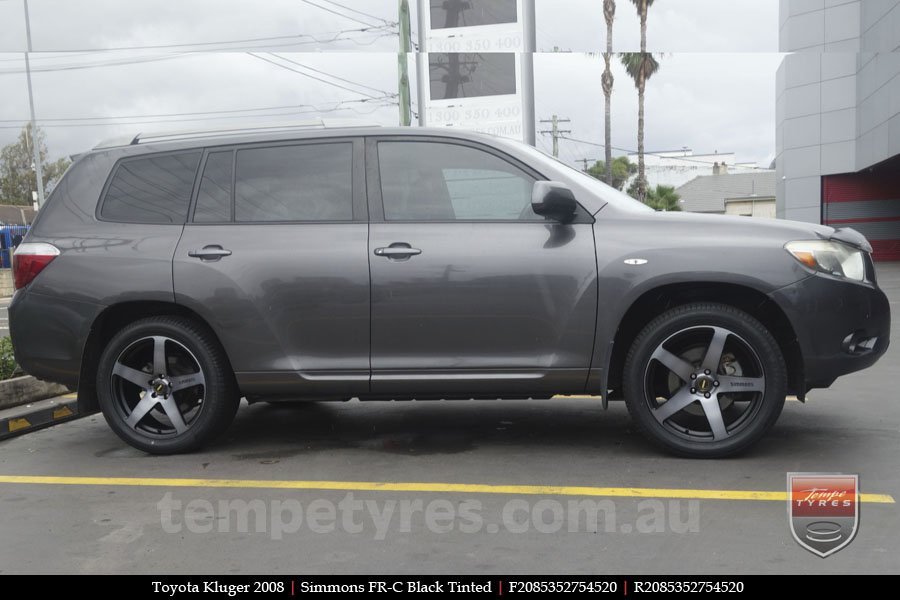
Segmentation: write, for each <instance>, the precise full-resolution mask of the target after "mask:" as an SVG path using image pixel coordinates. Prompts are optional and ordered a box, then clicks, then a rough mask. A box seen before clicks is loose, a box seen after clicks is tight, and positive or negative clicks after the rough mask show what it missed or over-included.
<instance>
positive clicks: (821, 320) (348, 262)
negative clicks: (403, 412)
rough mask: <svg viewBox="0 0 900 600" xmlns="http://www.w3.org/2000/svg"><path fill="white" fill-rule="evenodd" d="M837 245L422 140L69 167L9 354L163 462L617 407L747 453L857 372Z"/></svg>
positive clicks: (47, 213) (219, 142) (843, 238)
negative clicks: (72, 392) (512, 415)
mask: <svg viewBox="0 0 900 600" xmlns="http://www.w3.org/2000/svg"><path fill="white" fill-rule="evenodd" d="M870 253H871V248H870V246H869V244H868V243H867V242H866V240H865V239H864V238H863V237H862V236H861V235H859V234H858V233H856V232H854V231H853V230H850V229H839V230H834V229H832V228H829V227H822V226H817V225H809V224H804V223H795V222H786V221H775V220H757V219H748V218H741V217H724V216H708V215H697V214H682V213H661V212H654V211H652V210H650V209H648V208H647V207H645V206H644V205H642V204H639V203H637V202H635V201H634V200H632V199H630V198H628V197H627V196H625V195H623V194H621V193H620V192H617V191H615V190H613V189H611V188H609V187H607V186H606V185H604V184H602V183H600V182H599V181H596V180H594V179H592V178H590V177H588V176H586V175H584V174H582V173H579V172H578V171H576V170H574V169H571V168H569V167H567V166H565V165H563V164H561V163H559V162H556V161H555V160H553V159H551V158H549V157H547V156H545V155H544V154H542V153H540V152H538V151H537V150H535V149H534V148H531V147H529V146H526V145H522V144H518V143H515V142H511V141H506V140H502V139H496V138H492V137H486V136H481V135H477V134H472V133H464V132H460V131H448V130H429V129H408V128H406V129H382V128H343V129H323V128H319V129H311V130H309V129H290V128H288V129H283V130H278V129H273V130H266V131H259V130H256V131H244V132H219V133H217V134H204V135H199V134H196V135H170V136H157V137H155V138H150V137H146V136H144V137H141V136H139V137H136V138H134V139H131V140H128V141H126V142H124V143H121V144H119V145H116V144H111V145H106V146H101V147H98V148H95V149H94V150H93V151H91V152H88V153H86V154H84V155H82V156H80V157H79V158H77V160H76V161H75V163H74V164H73V166H72V167H71V169H70V170H69V171H68V173H67V174H66V175H65V177H64V178H63V180H62V181H61V183H60V184H59V185H58V186H57V188H56V189H55V190H54V192H53V194H52V195H51V197H50V199H49V200H48V202H47V204H46V206H45V207H44V208H42V209H41V211H40V214H39V216H38V218H37V221H36V222H35V224H34V227H33V228H32V230H31V231H30V232H29V234H28V235H27V236H26V238H25V240H24V242H23V243H22V244H21V245H20V246H19V247H18V250H17V251H16V255H15V269H14V272H15V281H16V287H17V289H18V291H17V292H16V293H15V296H14V298H13V300H12V304H11V306H10V308H9V312H10V329H11V334H12V337H13V342H14V345H15V352H16V358H17V360H18V361H19V363H20V364H21V365H22V367H23V368H24V369H25V370H26V371H27V372H29V373H31V374H33V375H35V376H36V377H39V378H41V379H46V380H51V381H57V382H60V383H64V384H66V385H69V386H71V387H76V386H77V388H78V395H79V406H80V409H81V410H82V411H90V410H92V409H96V407H98V406H99V408H100V410H102V411H103V414H104V416H105V417H106V420H107V421H108V422H109V425H110V426H111V427H112V428H113V430H114V431H115V432H116V433H117V434H118V435H119V436H120V437H121V438H122V439H124V440H125V441H126V442H128V443H129V444H131V445H133V446H135V447H137V448H140V449H142V450H145V451H147V452H152V453H174V452H184V451H189V450H193V449H196V448H198V447H200V446H201V445H203V444H206V443H207V442H209V441H210V440H212V439H213V438H214V437H215V436H216V435H218V434H219V433H221V432H222V431H223V430H224V429H225V428H226V427H227V426H228V424H229V423H230V422H231V420H232V419H233V417H234V415H235V412H236V411H237V409H238V406H239V403H240V399H241V397H246V398H247V399H248V401H250V402H254V401H257V400H285V399H294V400H297V401H304V400H306V401H309V400H345V399H349V398H354V397H358V398H361V399H366V400H369V399H373V400H375V399H384V400H389V399H395V400H402V399H420V400H421V399H452V398H460V399H469V398H486V399H497V398H551V397H552V396H554V395H556V394H570V395H571V394H591V395H597V396H601V397H602V398H601V399H598V402H602V403H603V405H604V406H605V405H606V403H607V401H608V400H618V399H622V398H624V399H625V402H626V404H627V406H628V410H629V411H630V413H631V416H632V418H633V419H634V420H635V421H636V423H637V424H638V425H639V427H640V429H641V430H642V431H643V432H644V433H645V434H646V435H647V436H648V437H649V438H650V440H652V441H653V442H655V443H656V444H658V445H659V446H661V447H662V448H664V449H666V450H668V451H671V452H675V453H677V454H681V455H686V456H696V457H714V456H724V455H729V454H734V453H737V452H740V451H742V450H744V449H746V448H748V447H749V446H750V445H751V444H753V443H755V442H756V441H758V440H759V439H760V438H761V437H762V436H763V435H764V434H765V433H766V431H767V430H769V429H770V428H771V427H772V425H773V424H774V423H775V421H776V419H777V418H778V416H779V414H780V412H781V409H782V407H783V405H784V400H785V396H786V394H795V395H797V396H799V397H800V398H801V399H803V398H804V395H805V394H806V393H807V391H808V390H810V389H811V388H816V387H827V386H829V385H830V384H831V383H832V382H833V381H834V380H835V379H836V378H837V377H839V376H840V375H843V374H846V373H850V372H852V371H856V370H859V369H864V368H866V367H868V366H870V365H872V364H873V363H874V362H875V361H876V360H878V358H879V357H880V356H881V355H882V354H883V353H884V352H885V350H886V349H887V347H888V332H889V323H890V312H889V306H888V301H887V299H886V297H885V295H884V293H883V292H882V291H881V290H880V289H879V288H878V287H877V285H876V283H875V269H874V265H873V263H872V259H871V256H870Z"/></svg>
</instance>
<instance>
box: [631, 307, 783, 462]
mask: <svg viewBox="0 0 900 600" xmlns="http://www.w3.org/2000/svg"><path fill="white" fill-rule="evenodd" d="M786 380H787V376H786V372H785V366H784V359H783V358H782V355H781V350H780V348H779V347H778V344H777V342H776V341H775V339H774V338H773V337H772V335H771V334H770V333H769V331H768V330H767V329H766V328H765V327H764V326H763V325H762V324H761V323H760V322H759V321H757V320H756V319H754V318H753V317H751V316H750V315H748V314H746V313H744V312H743V311H740V310H738V309H736V308H734V307H731V306H726V305H721V304H689V305H685V306H680V307H677V308H675V309H673V310H670V311H668V312H666V313H665V314H663V315H661V316H660V317H658V318H656V319H654V320H653V321H652V322H651V323H650V324H649V325H647V327H645V328H644V330H643V331H642V332H641V333H640V334H639V335H638V337H637V338H636V339H635V341H634V343H633V344H632V346H631V350H630V351H629V353H628V357H627V359H626V361H625V373H624V384H625V398H626V403H627V406H628V411H629V413H630V414H631V416H632V418H633V419H634V420H635V421H636V422H637V424H638V425H639V427H640V429H641V430H642V431H643V432H644V433H645V434H646V435H647V437H649V438H650V439H651V440H652V441H653V442H655V443H656V444H657V445H659V446H661V447H663V448H664V449H666V450H668V451H670V452H673V453H676V454H680V455H682V456H693V457H701V458H712V457H721V456H728V455H732V454H737V453H739V452H741V451H743V450H746V449H747V448H749V447H750V446H751V445H753V444H755V443H756V442H757V441H759V439H760V438H762V437H763V436H764V435H765V434H766V432H767V431H768V430H769V429H770V428H771V427H772V426H773V425H774V424H775V421H776V420H777V419H778V416H779V415H780V414H781V409H782V407H783V406H784V396H785V389H786Z"/></svg>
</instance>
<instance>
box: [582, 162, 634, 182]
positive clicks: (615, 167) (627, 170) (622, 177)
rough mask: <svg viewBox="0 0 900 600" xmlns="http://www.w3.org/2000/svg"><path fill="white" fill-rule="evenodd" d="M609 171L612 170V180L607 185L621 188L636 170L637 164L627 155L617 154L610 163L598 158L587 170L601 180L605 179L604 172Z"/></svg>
mask: <svg viewBox="0 0 900 600" xmlns="http://www.w3.org/2000/svg"><path fill="white" fill-rule="evenodd" d="M607 165H608V166H607ZM610 172H612V178H611V179H612V181H611V183H609V185H611V186H613V187H614V188H616V189H617V190H621V189H622V188H624V187H625V182H626V181H628V178H629V177H631V176H632V175H634V174H635V173H636V172H637V165H636V164H634V163H633V162H631V161H630V160H628V157H627V156H617V157H616V158H614V159H613V161H612V163H607V162H606V161H602V160H598V161H597V162H596V163H595V164H594V166H593V167H591V168H590V169H588V170H587V173H588V175H590V176H591V177H596V178H597V179H599V180H601V181H603V180H605V179H606V174H607V173H610Z"/></svg>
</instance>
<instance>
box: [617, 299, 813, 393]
mask: <svg viewBox="0 0 900 600" xmlns="http://www.w3.org/2000/svg"><path fill="white" fill-rule="evenodd" d="M692 302H717V303H720V304H726V305H729V306H733V307H735V308H737V309H740V310H742V311H744V312H746V313H747V314H749V315H750V316H752V317H753V318H755V319H756V320H758V321H759V322H761V323H762V324H763V325H764V326H765V327H766V328H767V329H768V330H769V332H770V333H771V334H772V336H773V337H774V338H775V341H776V342H778V346H779V348H780V349H781V353H782V355H783V356H784V360H785V367H786V369H787V372H788V392H789V393H791V394H796V395H797V396H799V397H800V398H801V399H802V398H803V396H804V393H805V389H804V383H803V382H804V374H803V356H802V353H801V350H800V345H799V343H798V341H797V335H796V333H795V331H794V327H793V325H792V324H791V322H790V320H789V319H788V317H787V315H786V314H785V313H784V311H782V310H781V308H780V307H779V306H778V304H777V303H775V302H774V301H773V300H772V299H771V298H769V297H768V296H767V295H766V294H765V293H763V292H761V291H759V290H757V289H755V288H753V287H750V286H747V285H742V284H735V283H724V282H714V281H705V282H679V283H670V284H664V285H660V286H657V287H654V288H652V289H650V290H648V291H645V292H644V293H643V294H641V295H640V296H639V297H638V298H637V299H636V300H634V302H632V303H631V305H630V306H629V307H628V309H627V310H626V311H625V313H624V314H623V315H622V318H621V319H620V320H619V324H618V327H617V329H616V333H615V336H614V338H613V343H612V348H611V351H610V353H609V356H608V357H607V364H606V369H605V370H604V372H605V373H606V374H607V377H606V379H607V383H606V386H605V387H606V389H610V390H613V392H612V393H611V394H610V398H614V399H619V398H621V397H622V374H623V370H624V366H625V357H626V355H627V354H628V350H629V348H630V347H631V342H632V341H633V340H634V339H635V337H637V335H638V333H640V331H641V330H642V329H643V328H644V327H645V326H646V325H647V324H648V323H650V321H652V320H653V319H655V318H656V317H658V316H659V315H661V314H663V313H664V312H666V311H668V310H669V309H671V308H674V307H676V306H681V305H684V304H690V303H692Z"/></svg>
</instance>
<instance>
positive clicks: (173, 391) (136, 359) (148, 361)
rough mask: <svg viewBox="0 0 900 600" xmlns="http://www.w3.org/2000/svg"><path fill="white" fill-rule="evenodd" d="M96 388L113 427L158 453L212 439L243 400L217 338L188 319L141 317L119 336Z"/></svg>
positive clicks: (107, 351)
mask: <svg viewBox="0 0 900 600" xmlns="http://www.w3.org/2000/svg"><path fill="white" fill-rule="evenodd" d="M97 392H98V400H99V403H100V409H101V410H102V411H103V416H104V417H105V418H106V421H107V423H109V425H110V427H111V428H112V429H113V431H115V432H116V434H118V436H119V437H121V438H122V439H123V440H125V441H126V442H128V443H129V444H131V445H132V446H134V447H135V448H138V449H140V450H143V451H145V452H150V453H153V454H174V453H179V452H189V451H191V450H195V449H197V448H200V447H201V446H203V445H205V444H207V443H208V442H210V441H211V440H212V439H213V438H215V437H216V436H217V435H219V434H220V433H222V432H223V431H224V430H225V429H226V428H227V427H228V425H229V424H230V423H231V421H232V420H233V419H234V415H235V413H236V412H237V408H238V405H239V403H240V395H239V394H238V392H237V387H236V385H235V383H234V376H233V373H232V372H231V370H230V367H229V365H228V361H227V360H226V358H225V355H224V352H223V351H222V349H221V348H220V346H219V344H218V342H217V341H216V339H215V338H214V337H213V335H212V334H211V333H210V332H209V331H208V330H207V329H206V328H205V327H202V326H200V325H198V324H197V323H196V322H195V321H193V320H191V319H186V318H183V317H151V318H147V319H142V320H140V321H136V322H135V323H132V324H131V325H129V326H127V327H125V328H124V329H122V330H121V331H120V332H119V333H117V334H116V335H115V336H113V338H112V339H111V340H110V341H109V343H108V344H107V346H106V349H105V350H104V351H103V354H102V355H101V357H100V365H99V370H98V373H97Z"/></svg>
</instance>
